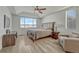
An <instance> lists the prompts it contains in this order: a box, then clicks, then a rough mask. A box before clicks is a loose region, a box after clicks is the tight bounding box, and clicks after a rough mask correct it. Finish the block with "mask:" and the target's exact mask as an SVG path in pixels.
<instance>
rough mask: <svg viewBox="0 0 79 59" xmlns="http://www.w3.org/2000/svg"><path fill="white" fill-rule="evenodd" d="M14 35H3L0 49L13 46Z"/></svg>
mask: <svg viewBox="0 0 79 59" xmlns="http://www.w3.org/2000/svg"><path fill="white" fill-rule="evenodd" d="M15 39H16V37H15V35H14V34H5V35H3V37H2V47H3V48H4V47H8V46H14V45H15Z"/></svg>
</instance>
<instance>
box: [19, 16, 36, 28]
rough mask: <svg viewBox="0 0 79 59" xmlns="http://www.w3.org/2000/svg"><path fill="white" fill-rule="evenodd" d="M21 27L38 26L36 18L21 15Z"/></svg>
mask: <svg viewBox="0 0 79 59" xmlns="http://www.w3.org/2000/svg"><path fill="white" fill-rule="evenodd" d="M20 27H21V28H31V27H36V19H32V18H27V17H20Z"/></svg>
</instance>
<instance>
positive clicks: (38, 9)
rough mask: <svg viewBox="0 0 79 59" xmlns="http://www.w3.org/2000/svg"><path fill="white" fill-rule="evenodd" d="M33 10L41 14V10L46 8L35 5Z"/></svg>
mask: <svg viewBox="0 0 79 59" xmlns="http://www.w3.org/2000/svg"><path fill="white" fill-rule="evenodd" d="M34 10H35V11H38V12H39V13H41V14H42V13H43V12H42V10H46V8H39V7H38V6H36V7H35V9H34Z"/></svg>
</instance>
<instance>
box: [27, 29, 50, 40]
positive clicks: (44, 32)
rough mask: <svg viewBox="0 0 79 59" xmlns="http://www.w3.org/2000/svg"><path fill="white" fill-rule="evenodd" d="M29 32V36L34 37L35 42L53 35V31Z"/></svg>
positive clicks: (36, 30)
mask: <svg viewBox="0 0 79 59" xmlns="http://www.w3.org/2000/svg"><path fill="white" fill-rule="evenodd" d="M27 32H28V34H29V35H28V36H31V35H32V38H33V40H35V39H38V38H41V37H45V36H48V35H50V34H51V30H46V29H29V30H28V31H27ZM30 34H31V35H30Z"/></svg>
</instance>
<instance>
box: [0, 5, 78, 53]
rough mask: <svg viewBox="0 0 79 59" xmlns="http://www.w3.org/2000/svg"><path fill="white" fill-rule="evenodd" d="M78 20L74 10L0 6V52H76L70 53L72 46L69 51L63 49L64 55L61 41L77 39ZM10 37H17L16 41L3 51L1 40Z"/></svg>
mask: <svg viewBox="0 0 79 59" xmlns="http://www.w3.org/2000/svg"><path fill="white" fill-rule="evenodd" d="M4 15H6V17H4ZM7 17H8V18H7ZM78 17H79V7H78V6H77V7H76V6H74V7H73V6H0V21H2V22H0V28H1V29H0V52H3V53H10V52H13V53H26V52H27V53H29V52H30V53H32V52H33V53H65V51H66V50H67V51H68V52H79V50H77V49H76V50H75V49H74V48H75V47H76V46H75V45H76V44H74V46H72V47H71V46H70V47H71V48H73V49H71V48H70V47H68V46H67V48H65V49H66V50H65V51H64V50H63V44H62V42H61V41H62V40H63V39H65V38H66V39H78V36H79V26H78V25H79V20H78ZM4 19H5V21H6V20H8V21H6V22H7V23H6V22H4ZM54 23H55V24H54ZM32 29H33V30H32ZM29 30H30V31H29ZM28 32H29V35H28V36H27V34H28ZM37 32H38V33H37ZM52 32H54V33H55V34H56V35H57V36H55V37H56V39H55V37H54V36H53V34H52V35H51V33H52ZM11 34H16V35H17V38H16V39H15V40H13V41H14V44H13V46H8V47H4V46H6V44H7V43H5V40H6V39H5V38H3V37H4V36H6V35H10V36H11ZM13 36H14V35H13ZM13 36H12V37H13ZM51 36H52V38H51ZM76 36H77V37H76ZM29 37H30V38H29ZM38 37H39V38H38ZM69 37H70V38H69ZM3 39H5V40H4V41H3ZM7 39H9V37H7ZM37 39H39V40H37ZM59 39H60V41H59ZM3 42H4V43H3ZM75 42H76V41H75ZM77 42H78V41H77ZM9 43H11V42H9ZM59 43H60V44H59ZM67 43H70V41H68V42H67ZM72 43H73V40H72V42H71V44H72ZM3 45H4V46H3ZM9 45H10V44H9ZM66 45H67V44H66ZM69 45H70V44H69Z"/></svg>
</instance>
